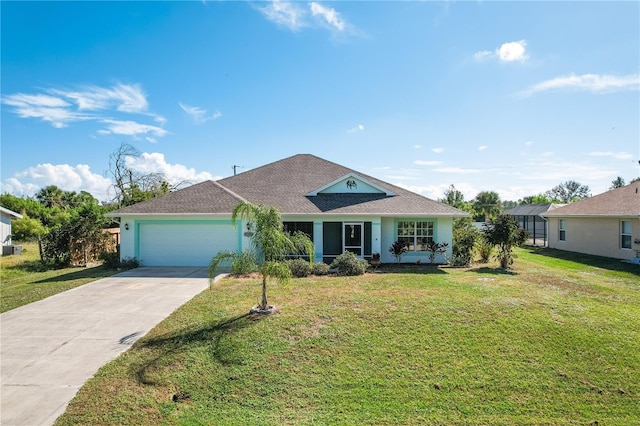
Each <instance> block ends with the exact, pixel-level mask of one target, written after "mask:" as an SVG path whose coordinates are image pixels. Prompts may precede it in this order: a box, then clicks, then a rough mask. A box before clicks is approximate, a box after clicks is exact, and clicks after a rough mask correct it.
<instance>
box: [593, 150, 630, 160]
mask: <svg viewBox="0 0 640 426" xmlns="http://www.w3.org/2000/svg"><path fill="white" fill-rule="evenodd" d="M589 155H591V156H594V157H611V158H615V159H616V160H631V159H633V154H631V153H628V152H610V151H607V152H601V151H596V152H590V153H589Z"/></svg>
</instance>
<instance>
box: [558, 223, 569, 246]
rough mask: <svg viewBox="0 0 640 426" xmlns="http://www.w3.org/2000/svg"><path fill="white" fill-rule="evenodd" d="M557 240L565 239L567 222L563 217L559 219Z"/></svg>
mask: <svg viewBox="0 0 640 426" xmlns="http://www.w3.org/2000/svg"><path fill="white" fill-rule="evenodd" d="M558 231H559V232H558V240H560V241H566V239H567V223H566V222H565V220H564V219H560V224H559V225H558Z"/></svg>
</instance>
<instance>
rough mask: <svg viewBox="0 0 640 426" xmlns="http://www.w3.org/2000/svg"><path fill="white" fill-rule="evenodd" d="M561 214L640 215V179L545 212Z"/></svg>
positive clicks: (546, 215)
mask: <svg viewBox="0 0 640 426" xmlns="http://www.w3.org/2000/svg"><path fill="white" fill-rule="evenodd" d="M542 216H545V217H559V216H624V217H628V216H638V217H640V181H636V182H632V183H630V184H629V185H627V186H623V187H622V188H617V189H612V190H611V191H607V192H604V193H602V194H599V195H595V196H593V197H590V198H586V199H584V200H580V201H576V202H575V203H571V204H567V205H566V206H564V207H560V208H557V209H555V210H553V211H549V212H547V213H543V214H542Z"/></svg>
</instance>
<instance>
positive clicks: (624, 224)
mask: <svg viewBox="0 0 640 426" xmlns="http://www.w3.org/2000/svg"><path fill="white" fill-rule="evenodd" d="M632 235H633V233H632V231H631V221H629V220H621V221H620V248H623V249H630V248H631V236H632Z"/></svg>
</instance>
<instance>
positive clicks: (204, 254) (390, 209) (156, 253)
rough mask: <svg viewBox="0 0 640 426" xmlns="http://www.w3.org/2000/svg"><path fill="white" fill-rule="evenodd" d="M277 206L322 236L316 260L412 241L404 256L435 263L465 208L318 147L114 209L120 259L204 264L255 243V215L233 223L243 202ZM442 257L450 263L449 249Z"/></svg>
mask: <svg viewBox="0 0 640 426" xmlns="http://www.w3.org/2000/svg"><path fill="white" fill-rule="evenodd" d="M243 201H246V202H250V203H253V204H263V205H266V206H273V207H275V208H277V209H278V210H279V211H280V213H281V214H282V218H283V222H284V226H285V228H286V229H287V230H288V231H302V232H304V233H306V234H307V235H309V237H310V238H311V239H312V240H313V242H314V245H315V255H314V261H316V262H320V261H324V262H327V263H330V262H331V261H332V260H333V259H334V258H335V257H336V256H338V255H340V254H341V253H343V252H344V251H347V250H348V251H352V252H354V253H355V254H356V255H357V256H358V257H360V258H365V259H368V258H370V257H371V255H372V254H373V253H380V254H381V259H382V261H383V262H393V261H394V257H393V255H392V254H391V253H390V252H389V247H390V246H391V244H393V242H395V241H396V240H402V241H404V242H406V243H407V246H408V248H409V251H408V252H407V253H406V254H405V255H404V256H403V262H417V261H421V262H428V254H429V253H428V252H427V251H426V243H427V242H429V241H430V240H434V241H436V242H439V243H441V242H447V243H449V248H448V251H447V253H445V254H444V256H450V255H451V246H452V223H453V219H454V218H457V217H468V216H469V215H468V214H467V213H465V212H462V211H460V210H457V209H455V208H453V207H451V206H448V205H445V204H442V203H439V202H436V201H433V200H431V199H429V198H426V197H423V196H421V195H418V194H416V193H413V192H411V191H408V190H405V189H402V188H400V187H397V186H394V185H391V184H389V183H386V182H383V181H381V180H378V179H375V178H373V177H371V176H367V175H365V174H363V173H359V172H357V171H354V170H351V169H348V168H346V167H343V166H340V165H338V164H335V163H332V162H329V161H326V160H324V159H321V158H318V157H316V156H313V155H308V154H301V155H295V156H293V157H289V158H286V159H283V160H280V161H276V162H274V163H271V164H267V165H265V166H262V167H259V168H256V169H253V170H249V171H246V172H243V173H240V174H238V175H235V176H231V177H228V178H225V179H222V180H219V181H215V182H214V181H205V182H201V183H198V184H195V185H193V186H190V187H187V188H184V189H181V190H178V191H175V192H172V193H169V194H167V195H164V196H162V197H158V198H154V199H151V200H148V201H144V202H142V203H138V204H135V205H132V206H128V207H125V208H122V209H120V210H117V211H114V212H111V213H109V214H108V216H110V217H118V218H120V229H121V243H120V255H121V258H122V259H125V258H136V259H138V260H139V261H140V262H141V263H142V265H144V266H206V265H208V263H209V261H210V260H211V258H212V257H213V256H215V255H216V254H217V253H218V252H219V251H221V250H230V251H235V252H241V251H243V250H246V249H249V248H250V237H251V235H252V234H251V224H250V223H237V224H235V225H236V226H234V223H232V221H231V214H232V212H233V210H234V208H235V207H236V206H237V205H238V204H239V203H241V202H243ZM444 256H441V257H440V258H439V259H436V261H437V262H444V261H445V257H444Z"/></svg>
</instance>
